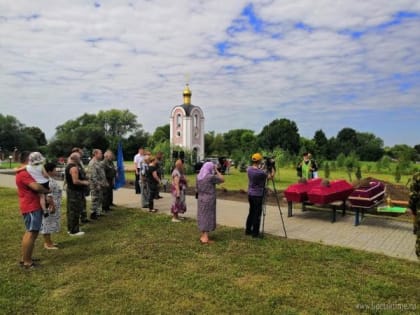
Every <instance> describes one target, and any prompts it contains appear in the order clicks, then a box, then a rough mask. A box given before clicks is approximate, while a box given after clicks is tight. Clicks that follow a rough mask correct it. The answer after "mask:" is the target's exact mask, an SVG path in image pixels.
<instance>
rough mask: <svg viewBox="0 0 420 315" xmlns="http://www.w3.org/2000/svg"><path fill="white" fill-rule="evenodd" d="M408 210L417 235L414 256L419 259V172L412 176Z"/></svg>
mask: <svg viewBox="0 0 420 315" xmlns="http://www.w3.org/2000/svg"><path fill="white" fill-rule="evenodd" d="M408 208H409V210H410V211H411V213H412V214H413V215H414V232H415V233H416V235H417V239H416V255H417V257H418V258H419V259H420V228H419V226H420V214H419V211H418V210H419V209H420V172H417V173H415V174H414V175H413V178H412V179H411V184H410V199H409V201H408Z"/></svg>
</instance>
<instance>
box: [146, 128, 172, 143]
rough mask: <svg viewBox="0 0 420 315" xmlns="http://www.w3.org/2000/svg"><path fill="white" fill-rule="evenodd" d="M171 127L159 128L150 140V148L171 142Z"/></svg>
mask: <svg viewBox="0 0 420 315" xmlns="http://www.w3.org/2000/svg"><path fill="white" fill-rule="evenodd" d="M169 138H170V126H169V124H166V125H163V126H160V127H157V128H156V129H155V132H154V133H153V134H152V136H151V137H150V139H149V146H150V147H154V146H156V145H157V144H159V143H161V142H166V141H170V139H169Z"/></svg>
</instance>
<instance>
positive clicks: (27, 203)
mask: <svg viewBox="0 0 420 315" xmlns="http://www.w3.org/2000/svg"><path fill="white" fill-rule="evenodd" d="M29 154H30V152H26V151H25V152H22V153H21V157H20V162H21V163H22V164H23V165H25V164H27V163H28V158H29ZM16 186H17V190H18V197H19V207H20V213H21V214H22V216H23V221H24V223H25V229H26V231H25V233H24V234H23V238H22V261H21V265H22V266H23V267H25V268H27V269H30V268H33V267H35V264H34V262H33V260H32V253H33V250H34V246H35V240H36V238H37V237H38V233H39V230H40V229H41V223H42V208H41V204H40V202H39V196H38V193H48V192H49V190H48V189H47V188H45V187H43V186H42V185H41V184H38V183H37V182H36V181H35V179H33V177H32V176H31V175H30V174H29V173H28V171H27V170H26V169H23V170H20V171H19V172H18V173H17V174H16Z"/></svg>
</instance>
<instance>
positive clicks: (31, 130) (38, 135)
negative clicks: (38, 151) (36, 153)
mask: <svg viewBox="0 0 420 315" xmlns="http://www.w3.org/2000/svg"><path fill="white" fill-rule="evenodd" d="M22 132H23V133H25V134H27V135H28V136H31V137H32V138H34V139H35V141H36V144H37V145H38V146H43V145H46V144H47V139H46V138H45V133H44V132H43V131H42V130H41V129H39V128H38V127H24V128H23V129H22Z"/></svg>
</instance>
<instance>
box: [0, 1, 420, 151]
mask: <svg viewBox="0 0 420 315" xmlns="http://www.w3.org/2000/svg"><path fill="white" fill-rule="evenodd" d="M187 82H188V83H189V85H190V88H191V91H192V104H194V105H197V106H200V107H201V108H202V110H203V111H204V115H205V125H206V130H205V132H209V131H215V132H216V133H223V132H227V131H229V130H232V129H252V130H254V131H255V133H256V134H258V133H259V132H260V131H261V130H262V128H263V127H264V126H265V125H267V124H269V123H270V122H271V121H273V120H274V119H280V118H287V119H289V120H292V121H294V122H295V123H296V125H297V127H298V129H299V134H300V135H301V136H303V137H305V138H308V139H312V138H313V136H314V134H315V132H316V131H317V130H319V129H322V130H323V131H324V132H325V134H326V135H327V137H328V138H330V137H335V136H336V135H337V133H338V132H339V131H340V130H341V129H342V128H347V127H348V128H353V129H355V130H356V131H358V132H369V133H373V134H374V135H376V136H377V137H379V138H381V139H382V140H383V141H384V144H385V146H393V145H395V144H408V145H410V146H413V145H416V144H419V143H420V123H419V121H420V1H419V0H417V1H413V0H412V1H410V0H406V1H405V0H392V1H389V0H381V1H380V0H377V1H376V0H375V1H373V0H363V1H359V0H352V1H344V0H343V1H337V0H317V1H313V0H278V1H272V0H261V1H242V0H231V1H222V0H215V1H213V0H194V1H193V0H191V1H187V0H176V1H174V0H157V1H154V0H142V1H135V0H132V1H123V0H121V1H116V0H109V1H101V0H94V1H88V0H72V1H68V0H54V1H47V0H39V1H26V0H25V1H22V0H2V1H0V113H1V114H3V115H12V116H14V117H16V118H17V119H18V120H19V121H20V122H21V123H23V124H25V125H26V126H36V127H39V128H41V130H43V131H44V132H45V134H46V136H47V138H48V139H50V138H51V137H53V135H54V134H55V128H56V127H57V126H58V125H61V124H63V123H65V122H66V121H68V120H70V119H75V118H77V117H80V116H81V115H83V114H84V113H92V114H95V113H98V112H99V111H100V110H104V111H106V110H109V109H112V108H117V109H122V110H125V109H128V110H129V111H130V112H132V113H134V114H135V115H136V116H137V120H138V122H139V123H141V124H142V126H143V129H144V130H145V131H147V132H149V133H153V131H154V130H155V128H156V127H158V126H162V125H165V124H168V123H169V115H170V111H171V109H172V108H173V107H174V106H176V105H180V104H182V103H183V98H182V91H183V90H184V87H185V84H186V83H187Z"/></svg>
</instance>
